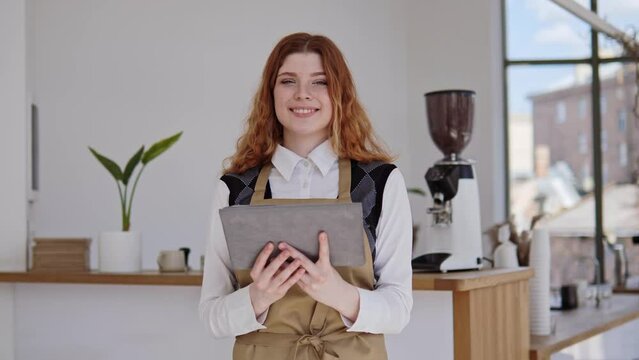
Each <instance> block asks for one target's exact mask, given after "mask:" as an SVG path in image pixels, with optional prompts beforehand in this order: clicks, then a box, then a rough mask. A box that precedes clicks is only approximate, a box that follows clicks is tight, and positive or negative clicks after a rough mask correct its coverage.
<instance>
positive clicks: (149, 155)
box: [142, 131, 182, 165]
mask: <svg viewBox="0 0 639 360" xmlns="http://www.w3.org/2000/svg"><path fill="white" fill-rule="evenodd" d="M180 136H182V131H180V132H179V133H177V134H175V135H173V136H171V137H168V138H166V139H163V140H160V141H158V142H156V143H155V144H153V145H151V147H150V148H149V150H147V151H146V152H145V153H144V155H142V164H144V165H146V164H148V163H149V162H151V160H153V159H155V158H156V157H158V156H160V155H161V154H162V153H163V152H165V151H166V150H168V149H169V148H170V147H171V146H172V145H173V144H175V142H176V141H178V139H179V138H180Z"/></svg>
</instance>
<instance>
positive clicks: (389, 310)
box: [342, 169, 413, 334]
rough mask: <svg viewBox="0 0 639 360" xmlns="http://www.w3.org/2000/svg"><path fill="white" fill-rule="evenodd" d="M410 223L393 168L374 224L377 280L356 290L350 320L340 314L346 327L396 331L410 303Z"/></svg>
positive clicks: (401, 182)
mask: <svg viewBox="0 0 639 360" xmlns="http://www.w3.org/2000/svg"><path fill="white" fill-rule="evenodd" d="M412 233H413V224H412V218H411V212H410V205H409V202H408V193H407V191H406V185H405V184H404V178H403V176H402V174H401V172H400V171H399V169H394V170H393V171H392V172H391V173H390V175H389V177H388V179H387V181H386V186H385V187H384V195H383V200H382V211H381V214H380V218H379V222H378V224H377V240H376V243H375V249H376V257H375V261H374V264H373V268H374V271H375V276H376V277H377V283H376V284H375V289H374V290H372V291H371V290H365V289H358V290H359V298H360V300H359V314H358V316H357V319H356V320H355V322H354V323H350V321H348V319H346V318H344V317H343V316H342V320H343V321H344V324H345V325H346V326H347V327H349V329H348V331H361V332H368V333H375V334H382V333H383V334H396V333H399V332H400V331H401V330H402V329H403V328H404V327H405V326H406V325H407V324H408V321H409V319H410V312H411V309H412V307H413V293H412V279H413V270H412V267H411V257H412Z"/></svg>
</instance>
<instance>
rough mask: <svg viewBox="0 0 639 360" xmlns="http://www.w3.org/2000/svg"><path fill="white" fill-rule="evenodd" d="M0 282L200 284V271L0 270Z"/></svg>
mask: <svg viewBox="0 0 639 360" xmlns="http://www.w3.org/2000/svg"><path fill="white" fill-rule="evenodd" d="M0 282H17V283H67V284H121V285H186V286H189V285H190V286H200V285H202V272H201V271H189V272H182V273H161V272H159V271H157V270H144V271H142V272H139V273H124V274H119V273H103V272H98V271H90V272H37V271H34V272H0Z"/></svg>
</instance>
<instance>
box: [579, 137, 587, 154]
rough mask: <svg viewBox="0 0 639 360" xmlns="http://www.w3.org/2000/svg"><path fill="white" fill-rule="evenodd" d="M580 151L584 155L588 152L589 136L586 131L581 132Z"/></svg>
mask: <svg viewBox="0 0 639 360" xmlns="http://www.w3.org/2000/svg"><path fill="white" fill-rule="evenodd" d="M579 153H580V154H582V155H583V154H587V153H588V138H587V137H586V134H584V133H581V134H579Z"/></svg>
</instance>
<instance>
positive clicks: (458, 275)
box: [0, 268, 533, 360]
mask: <svg viewBox="0 0 639 360" xmlns="http://www.w3.org/2000/svg"><path fill="white" fill-rule="evenodd" d="M532 275H533V271H532V270H531V269H528V268H521V269H490V270H481V271H464V272H449V273H446V274H439V273H415V274H413V290H415V291H423V290H430V291H450V292H452V300H453V319H452V320H453V332H454V333H453V342H454V344H453V346H454V354H455V360H480V359H485V360H501V359H503V360H512V359H526V358H527V357H528V352H529V341H530V331H529V326H528V321H529V320H528V279H529V278H530V277H532ZM0 282H15V283H72V284H123V285H185V286H200V285H201V284H202V273H201V272H189V273H159V272H158V271H144V272H141V273H130V274H115V273H100V272H95V271H94V272H87V273H52V272H4V273H3V272H0Z"/></svg>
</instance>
